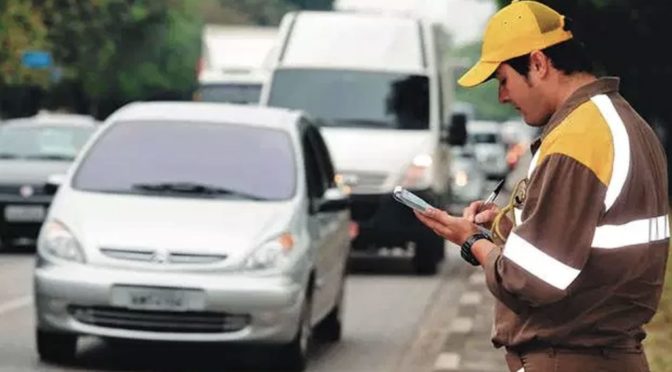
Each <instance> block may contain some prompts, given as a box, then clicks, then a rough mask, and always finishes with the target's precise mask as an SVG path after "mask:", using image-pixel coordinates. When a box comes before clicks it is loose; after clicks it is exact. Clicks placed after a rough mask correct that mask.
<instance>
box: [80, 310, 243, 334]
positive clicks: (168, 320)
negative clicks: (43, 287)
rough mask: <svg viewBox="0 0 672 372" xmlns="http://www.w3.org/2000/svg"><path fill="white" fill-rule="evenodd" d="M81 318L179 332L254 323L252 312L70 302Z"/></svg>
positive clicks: (229, 329)
mask: <svg viewBox="0 0 672 372" xmlns="http://www.w3.org/2000/svg"><path fill="white" fill-rule="evenodd" d="M69 311H70V314H71V315H72V316H73V317H74V318H75V319H77V320H78V321H80V322H82V323H86V324H91V325H95V326H99V327H108V328H116V329H127V330H133V331H151V332H176V333H222V332H236V331H239V330H241V329H243V328H245V327H246V326H247V325H248V324H250V316H249V315H232V314H226V313H213V312H171V311H142V310H129V309H123V308H118V307H84V306H70V307H69Z"/></svg>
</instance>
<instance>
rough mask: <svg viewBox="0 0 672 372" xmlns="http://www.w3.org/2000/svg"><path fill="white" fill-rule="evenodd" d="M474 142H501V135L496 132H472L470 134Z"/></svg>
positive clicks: (471, 140)
mask: <svg viewBox="0 0 672 372" xmlns="http://www.w3.org/2000/svg"><path fill="white" fill-rule="evenodd" d="M469 138H470V142H472V143H499V142H500V140H499V136H498V135H497V134H495V133H472V134H470V135H469Z"/></svg>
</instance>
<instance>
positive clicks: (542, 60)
mask: <svg viewBox="0 0 672 372" xmlns="http://www.w3.org/2000/svg"><path fill="white" fill-rule="evenodd" d="M550 68H551V60H550V59H548V56H546V55H545V54H544V53H543V52H542V51H539V50H535V51H533V52H532V53H530V72H531V73H533V74H534V75H536V76H537V77H538V78H540V79H543V78H545V77H546V76H547V75H548V72H549V70H550Z"/></svg>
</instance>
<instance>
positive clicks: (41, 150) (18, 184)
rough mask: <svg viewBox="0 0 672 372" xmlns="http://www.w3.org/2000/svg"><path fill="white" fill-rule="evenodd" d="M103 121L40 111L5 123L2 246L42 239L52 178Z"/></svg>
mask: <svg viewBox="0 0 672 372" xmlns="http://www.w3.org/2000/svg"><path fill="white" fill-rule="evenodd" d="M98 124H99V122H98V121H96V120H94V119H93V118H92V117H89V116H84V115H70V114H40V115H37V116H34V117H29V118H20V119H13V120H7V121H4V122H3V123H2V125H0V239H1V241H2V245H3V248H6V247H10V246H13V245H15V244H20V243H31V242H32V241H34V240H35V239H36V238H37V235H38V233H39V230H40V227H41V225H42V221H43V220H44V218H45V216H46V214H47V209H48V207H49V204H50V203H51V198H52V196H51V195H50V193H49V192H48V190H46V187H45V186H46V184H47V180H48V179H49V178H50V177H53V176H59V175H64V174H65V173H66V172H67V170H68V168H69V167H70V164H71V163H72V161H73V160H74V159H75V156H76V155H77V153H78V152H79V150H80V149H81V148H82V146H83V145H84V144H85V143H86V141H87V140H88V139H89V137H90V136H91V134H93V132H94V131H95V130H96V128H97V127H98Z"/></svg>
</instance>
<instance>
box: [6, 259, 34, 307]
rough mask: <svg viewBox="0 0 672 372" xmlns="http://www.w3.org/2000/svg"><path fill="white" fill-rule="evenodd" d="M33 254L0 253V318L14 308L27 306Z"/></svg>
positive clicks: (30, 289) (31, 284) (31, 285)
mask: <svg viewBox="0 0 672 372" xmlns="http://www.w3.org/2000/svg"><path fill="white" fill-rule="evenodd" d="M34 265H35V254H34V253H32V252H25V253H13V252H12V253H8V252H1V253H0V318H2V317H3V316H4V313H6V312H9V311H13V309H15V308H21V307H24V306H28V304H29V303H30V301H31V292H32V287H33V280H32V270H33V266H34Z"/></svg>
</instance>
